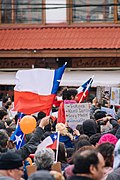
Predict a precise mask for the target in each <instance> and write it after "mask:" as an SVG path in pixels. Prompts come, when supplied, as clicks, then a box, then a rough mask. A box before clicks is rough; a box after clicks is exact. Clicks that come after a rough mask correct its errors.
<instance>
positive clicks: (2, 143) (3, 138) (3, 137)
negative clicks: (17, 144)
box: [0, 129, 9, 153]
mask: <svg viewBox="0 0 120 180" xmlns="http://www.w3.org/2000/svg"><path fill="white" fill-rule="evenodd" d="M8 138H9V137H8V135H7V133H6V131H5V130H2V129H1V130H0V152H2V153H3V152H6V151H7V141H8Z"/></svg>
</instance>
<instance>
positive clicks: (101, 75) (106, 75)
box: [0, 70, 120, 87]
mask: <svg viewBox="0 0 120 180" xmlns="http://www.w3.org/2000/svg"><path fill="white" fill-rule="evenodd" d="M15 75H16V72H0V85H15ZM93 75H94V81H93V84H92V86H93V87H96V86H106V87H107V86H108V87H113V86H115V87H118V86H120V70H114V71H81V70H79V71H78V70H77V71H68V70H66V71H65V72H64V74H63V77H62V81H61V83H60V85H61V86H80V85H81V84H82V83H84V82H85V81H86V80H88V79H89V78H90V77H92V76H93Z"/></svg>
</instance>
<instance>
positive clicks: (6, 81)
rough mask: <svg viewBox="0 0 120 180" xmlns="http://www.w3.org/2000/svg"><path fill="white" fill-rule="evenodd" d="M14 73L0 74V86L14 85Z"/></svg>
mask: <svg viewBox="0 0 120 180" xmlns="http://www.w3.org/2000/svg"><path fill="white" fill-rule="evenodd" d="M15 75H16V72H0V85H15Z"/></svg>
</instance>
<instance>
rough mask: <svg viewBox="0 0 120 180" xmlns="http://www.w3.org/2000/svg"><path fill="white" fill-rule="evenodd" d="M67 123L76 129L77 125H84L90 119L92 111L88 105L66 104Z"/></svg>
mask: <svg viewBox="0 0 120 180" xmlns="http://www.w3.org/2000/svg"><path fill="white" fill-rule="evenodd" d="M64 107H65V115H66V121H67V124H68V126H69V127H71V128H72V129H75V128H76V126H77V124H82V123H83V122H84V121H85V120H87V119H90V110H89V104H88V103H74V104H64Z"/></svg>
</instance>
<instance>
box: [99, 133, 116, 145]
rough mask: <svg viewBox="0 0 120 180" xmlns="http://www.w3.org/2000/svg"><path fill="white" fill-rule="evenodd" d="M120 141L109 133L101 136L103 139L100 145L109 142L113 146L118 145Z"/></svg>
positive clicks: (100, 140)
mask: <svg viewBox="0 0 120 180" xmlns="http://www.w3.org/2000/svg"><path fill="white" fill-rule="evenodd" d="M117 141H118V139H117V137H116V136H115V135H113V134H110V133H107V134H104V135H102V136H101V138H100V139H99V141H98V144H103V143H106V142H109V143H111V144H114V145H115V144H116V143H117Z"/></svg>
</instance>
